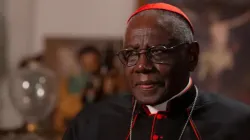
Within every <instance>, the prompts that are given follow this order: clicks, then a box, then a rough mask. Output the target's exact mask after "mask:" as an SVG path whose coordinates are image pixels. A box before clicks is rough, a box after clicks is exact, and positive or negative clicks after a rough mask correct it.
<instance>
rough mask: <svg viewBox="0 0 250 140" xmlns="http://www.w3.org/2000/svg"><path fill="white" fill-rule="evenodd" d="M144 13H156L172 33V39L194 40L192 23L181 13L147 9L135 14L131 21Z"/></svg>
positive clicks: (182, 41) (178, 40) (180, 40)
mask: <svg viewBox="0 0 250 140" xmlns="http://www.w3.org/2000/svg"><path fill="white" fill-rule="evenodd" d="M143 15H156V16H157V22H158V24H159V25H160V26H161V27H163V29H165V30H166V31H167V32H168V33H169V34H170V36H171V39H173V40H175V41H177V42H180V43H185V42H189V43H191V42H193V41H194V36H193V32H192V29H191V27H190V25H189V24H188V22H187V21H186V20H185V19H184V18H183V17H182V16H180V15H179V14H176V13H173V12H169V11H165V10H146V11H142V12H140V13H138V14H137V15H135V16H133V17H132V18H131V19H130V21H129V23H130V22H131V21H133V20H134V19H135V18H136V17H137V16H143ZM129 23H128V24H129Z"/></svg>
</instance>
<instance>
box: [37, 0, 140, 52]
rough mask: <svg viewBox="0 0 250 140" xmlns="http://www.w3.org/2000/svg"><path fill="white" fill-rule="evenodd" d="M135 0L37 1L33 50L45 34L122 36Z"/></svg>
mask: <svg viewBox="0 0 250 140" xmlns="http://www.w3.org/2000/svg"><path fill="white" fill-rule="evenodd" d="M135 2H136V1H135V0H103V1H102V0H88V1H87V0H73V1H71V0H52V1H51V0H38V1H37V3H36V8H37V13H36V16H35V29H36V31H35V34H34V37H35V41H34V44H33V46H34V47H33V50H32V51H33V52H40V51H41V50H42V49H43V39H44V37H45V36H58V35H59V36H66V37H67V36H70V35H71V36H76V37H106V36H110V37H121V36H122V35H123V31H124V29H125V25H126V20H127V18H128V17H129V15H130V14H131V13H132V12H133V10H134V8H135Z"/></svg>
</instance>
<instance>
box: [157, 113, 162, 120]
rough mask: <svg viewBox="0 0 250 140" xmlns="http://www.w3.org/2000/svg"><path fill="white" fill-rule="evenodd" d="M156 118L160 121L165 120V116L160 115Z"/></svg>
mask: <svg viewBox="0 0 250 140" xmlns="http://www.w3.org/2000/svg"><path fill="white" fill-rule="evenodd" d="M156 118H157V119H158V120H160V119H162V118H164V116H163V115H162V114H158V115H157V116H156Z"/></svg>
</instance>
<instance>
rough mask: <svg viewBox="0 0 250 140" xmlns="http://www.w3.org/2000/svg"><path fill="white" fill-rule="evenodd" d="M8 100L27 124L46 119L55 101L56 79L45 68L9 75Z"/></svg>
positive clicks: (25, 70) (23, 70)
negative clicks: (9, 99)
mask: <svg viewBox="0 0 250 140" xmlns="http://www.w3.org/2000/svg"><path fill="white" fill-rule="evenodd" d="M9 88H10V98H11V100H12V103H13V105H14V106H15V108H16V109H17V110H18V111H19V112H20V114H21V115H22V116H23V118H24V119H25V120H26V121H27V122H29V123H35V122H37V121H39V120H42V119H44V118H46V117H47V116H48V115H49V114H50V113H51V111H52V110H53V109H54V107H55V104H56V99H57V92H56V79H55V76H54V74H53V73H52V72H51V71H50V70H48V69H46V68H36V69H22V70H18V71H16V72H14V73H12V74H11V75H10V82H9Z"/></svg>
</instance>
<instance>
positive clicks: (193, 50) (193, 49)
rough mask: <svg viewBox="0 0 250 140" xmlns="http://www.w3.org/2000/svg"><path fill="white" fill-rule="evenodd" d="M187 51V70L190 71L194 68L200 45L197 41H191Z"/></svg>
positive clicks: (197, 59)
mask: <svg viewBox="0 0 250 140" xmlns="http://www.w3.org/2000/svg"><path fill="white" fill-rule="evenodd" d="M188 53H189V71H190V72H192V71H194V70H195V68H196V66H197V64H198V61H199V53H200V47H199V44H198V42H197V41H195V42H192V43H191V44H190V45H189V47H188Z"/></svg>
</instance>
